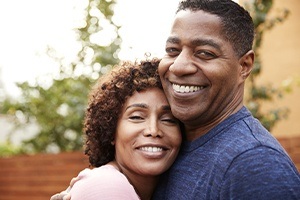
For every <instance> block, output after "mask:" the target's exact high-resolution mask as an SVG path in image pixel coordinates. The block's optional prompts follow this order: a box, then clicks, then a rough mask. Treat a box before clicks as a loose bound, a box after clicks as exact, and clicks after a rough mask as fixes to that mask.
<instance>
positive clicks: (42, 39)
mask: <svg viewBox="0 0 300 200" xmlns="http://www.w3.org/2000/svg"><path fill="white" fill-rule="evenodd" d="M85 2H86V0H26V1H24V0H13V1H10V0H4V1H0V25H1V34H0V44H1V45H0V70H1V71H0V80H1V81H0V82H1V83H0V84H3V85H4V87H5V90H6V92H8V93H10V94H12V95H15V94H17V93H18V91H17V89H16V87H15V86H14V85H15V83H16V82H24V81H35V78H36V77H38V76H45V75H47V74H53V73H55V72H57V70H58V65H57V64H56V63H55V62H54V61H53V60H52V59H51V58H49V57H48V56H47V55H46V48H47V46H51V47H54V48H55V49H56V50H57V52H58V54H59V55H61V56H64V57H67V58H68V59H69V60H72V59H74V56H75V53H76V45H75V44H76V42H75V41H76V39H75V35H74V33H73V31H72V29H73V28H74V27H75V26H76V25H77V24H78V23H79V21H80V19H81V11H82V7H83V6H82V4H83V3H85ZM177 3H178V1H177V0H163V1H162V0H151V1H149V0H119V2H118V3H117V5H116V7H115V20H116V22H117V23H118V24H119V25H121V26H122V30H121V37H122V39H123V45H122V50H121V52H120V58H121V59H130V60H132V59H135V58H141V57H143V56H144V53H145V52H151V53H152V55H154V56H160V55H162V53H163V50H164V48H163V47H164V42H165V39H166V36H167V33H168V31H169V26H170V21H171V20H172V18H173V16H174V13H175V9H176V6H177Z"/></svg>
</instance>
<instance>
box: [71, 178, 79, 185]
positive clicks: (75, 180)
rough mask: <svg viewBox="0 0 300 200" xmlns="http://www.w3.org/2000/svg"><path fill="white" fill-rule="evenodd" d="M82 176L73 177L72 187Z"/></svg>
mask: <svg viewBox="0 0 300 200" xmlns="http://www.w3.org/2000/svg"><path fill="white" fill-rule="evenodd" d="M79 179H80V178H79V177H78V176H77V177H75V178H72V180H71V182H70V187H73V185H74V184H75V183H76V182H77V181H78V180H79Z"/></svg>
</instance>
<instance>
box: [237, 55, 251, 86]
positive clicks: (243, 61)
mask: <svg viewBox="0 0 300 200" xmlns="http://www.w3.org/2000/svg"><path fill="white" fill-rule="evenodd" d="M239 62H240V66H241V71H240V77H241V80H242V81H243V82H244V81H245V80H246V78H247V77H248V76H249V75H250V73H251V71H252V69H253V66H254V51H253V50H250V51H248V52H247V53H245V54H244V55H243V56H242V57H241V58H240V60H239Z"/></svg>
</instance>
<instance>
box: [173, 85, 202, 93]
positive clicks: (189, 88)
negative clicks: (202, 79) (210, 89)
mask: <svg viewBox="0 0 300 200" xmlns="http://www.w3.org/2000/svg"><path fill="white" fill-rule="evenodd" d="M203 88H204V87H202V86H201V87H200V86H183V85H177V84H173V89H174V90H175V91H176V92H180V93H188V92H196V91H198V90H201V89H203Z"/></svg>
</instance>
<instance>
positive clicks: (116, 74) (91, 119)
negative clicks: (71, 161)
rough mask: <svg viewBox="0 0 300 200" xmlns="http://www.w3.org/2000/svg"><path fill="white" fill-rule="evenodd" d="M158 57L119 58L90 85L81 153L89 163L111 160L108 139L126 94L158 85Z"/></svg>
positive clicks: (112, 135)
mask: <svg viewBox="0 0 300 200" xmlns="http://www.w3.org/2000/svg"><path fill="white" fill-rule="evenodd" d="M159 61H160V60H159V59H152V60H151V61H140V62H138V61H136V62H130V61H124V62H121V63H120V64H119V65H117V66H115V67H114V68H113V69H112V70H111V71H110V72H108V73H106V74H105V75H103V76H101V77H100V78H99V80H98V82H97V84H96V85H95V86H94V87H93V89H92V91H91V93H90V96H89V103H88V107H87V110H86V115H85V120H84V131H85V134H86V135H85V137H86V138H85V140H86V141H85V154H86V155H88V156H89V161H90V164H91V166H93V167H99V166H101V165H104V164H106V163H108V162H110V161H112V160H114V158H115V147H114V146H113V145H112V141H113V140H114V136H115V132H116V127H117V122H118V119H119V115H120V113H121V110H122V107H123V105H124V103H125V101H126V100H127V98H128V97H130V96H132V95H133V93H134V92H135V91H142V90H145V89H147V88H152V87H158V88H160V89H162V86H161V82H160V79H159V75H158V72H157V67H158V64H159Z"/></svg>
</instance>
